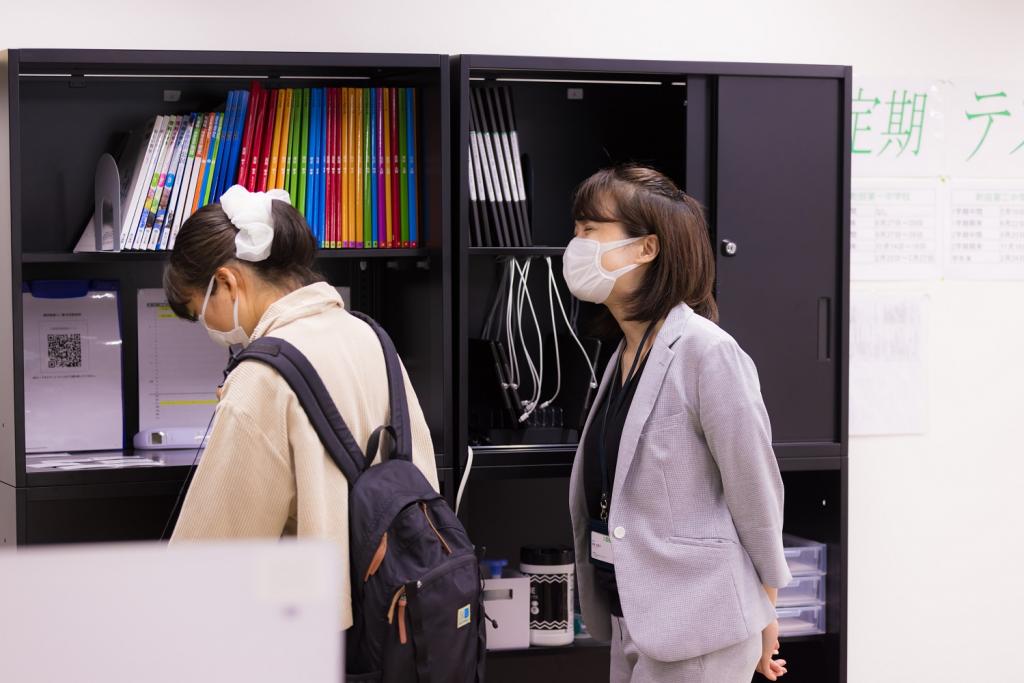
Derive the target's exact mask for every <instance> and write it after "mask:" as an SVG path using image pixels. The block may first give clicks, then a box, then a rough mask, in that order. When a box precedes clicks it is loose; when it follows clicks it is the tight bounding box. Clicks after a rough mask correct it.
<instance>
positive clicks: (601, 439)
mask: <svg viewBox="0 0 1024 683" xmlns="http://www.w3.org/2000/svg"><path fill="white" fill-rule="evenodd" d="M656 322H657V321H651V324H650V325H648V326H647V330H646V331H644V336H643V338H642V339H641V340H640V346H639V347H638V348H637V350H636V353H635V354H634V355H633V364H632V366H630V368H629V373H628V374H627V375H626V381H625V382H623V383H622V388H621V389H620V390H619V391H618V393H617V394H616V395H615V397H614V403H615V412H616V413H618V412H619V410H621V409H622V401H623V400H624V398H623V397H624V396H625V395H626V393H627V392H628V391H629V384H630V382H632V381H633V379H634V377H635V375H636V369H637V367H639V365H640V360H641V358H643V357H645V356H646V355H647V354H645V353H644V347H645V346H646V345H647V340H648V339H650V337H651V333H652V332H654V325H655V323H656ZM620 358H621V356H620ZM614 381H615V383H616V386H617V385H618V382H619V368H618V367H616V368H615V380H614ZM611 389H612V387H608V391H609V392H611ZM612 400H613V397H612V396H610V395H609V396H608V397H607V398H606V399H605V402H604V415H603V416H602V417H601V432H600V434H598V441H597V455H598V458H599V459H600V462H601V521H602V522H604V521H607V520H608V496H609V493H610V492H609V490H608V459H607V457H606V455H605V450H604V449H605V441H606V440H607V438H608V436H607V434H608V412H609V410H610V408H611V404H612Z"/></svg>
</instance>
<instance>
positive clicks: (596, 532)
mask: <svg viewBox="0 0 1024 683" xmlns="http://www.w3.org/2000/svg"><path fill="white" fill-rule="evenodd" d="M590 563H591V564H592V565H594V566H595V567H598V568H600V569H607V570H612V569H615V554H614V553H613V552H612V539H611V536H609V535H608V522H602V521H601V520H599V519H592V520H590Z"/></svg>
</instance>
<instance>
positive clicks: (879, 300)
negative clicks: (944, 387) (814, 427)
mask: <svg viewBox="0 0 1024 683" xmlns="http://www.w3.org/2000/svg"><path fill="white" fill-rule="evenodd" d="M928 301H929V300H928V297H927V295H924V294H904V293H893V292H857V291H854V292H852V293H851V296H850V425H849V426H850V434H851V435H856V436H866V435H881V434H921V433H924V432H925V431H927V422H928V401H927V396H928V392H927V374H926V366H925V357H924V356H925V335H926V317H927V307H928Z"/></svg>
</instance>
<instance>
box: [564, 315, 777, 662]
mask: <svg viewBox="0 0 1024 683" xmlns="http://www.w3.org/2000/svg"><path fill="white" fill-rule="evenodd" d="M621 353H622V346H621V345H620V347H619V349H618V351H616V353H615V355H614V356H613V357H612V360H611V362H609V364H608V368H607V369H606V370H605V373H604V379H603V380H602V382H601V386H600V388H599V389H598V394H597V399H596V401H595V404H599V403H600V400H601V397H602V396H603V395H604V392H605V391H606V390H607V388H608V384H609V382H611V381H613V379H614V376H615V372H616V368H618V367H619V362H618V360H619V356H620V354H621ZM593 417H594V411H593V410H591V414H590V417H589V418H588V419H587V424H586V426H585V427H584V436H585V435H586V432H587V430H589V429H590V426H591V423H592V422H593ZM580 443H581V444H582V443H583V439H582V438H581V439H580ZM582 475H583V454H582V446H581V447H580V449H578V450H577V452H576V460H575V463H574V464H573V469H572V479H571V480H570V484H569V507H570V512H571V515H572V524H573V533H574V536H575V545H576V570H577V580H578V583H579V593H580V604H581V606H582V610H583V619H584V621H585V623H586V625H587V629H588V630H589V631H590V633H591V634H592V635H593V636H594V637H595V638H597V639H599V640H609V639H610V638H611V619H610V612H609V607H608V596H607V594H606V593H605V592H604V591H602V590H600V589H597V588H596V587H595V585H594V571H593V565H591V564H590V561H589V558H590V523H589V519H590V517H589V514H588V512H587V505H586V500H585V493H584V491H583V476H582ZM782 501H783V489H782V478H781V476H780V475H779V467H778V463H777V462H776V460H775V453H774V451H772V437H771V426H770V425H769V422H768V415H767V413H766V411H765V407H764V402H763V400H762V398H761V389H760V384H759V382H758V378H757V370H756V369H755V368H754V364H753V362H752V361H751V359H750V357H749V356H748V355H747V354H746V353H744V352H743V350H742V349H740V347H739V345H738V344H737V343H736V341H735V340H734V339H733V338H732V337H731V336H729V334H728V333H726V332H725V331H724V330H722V329H721V328H720V327H718V326H717V325H715V324H714V323H713V322H711V321H709V320H707V319H706V318H704V317H702V316H700V315H697V314H696V313H694V312H693V310H692V309H690V307H689V306H687V305H685V304H680V305H679V306H677V307H676V308H674V309H673V310H672V312H671V313H670V314H669V316H668V318H667V320H666V321H665V324H664V325H662V328H661V330H660V331H659V332H658V335H657V338H656V339H655V341H654V346H653V348H652V349H651V352H650V356H649V357H648V360H647V365H646V367H645V369H644V372H643V374H642V375H641V376H640V383H639V385H638V386H637V390H636V394H635V395H634V397H633V402H632V405H631V406H630V409H629V413H628V414H627V417H626V423H625V426H624V428H623V431H622V440H621V443H620V445H619V456H618V464H617V466H616V470H615V481H614V484H613V487H612V500H611V509H610V512H609V517H608V527H609V530H610V531H611V536H612V548H613V551H614V555H615V573H616V577H617V579H618V586H619V597H620V600H621V602H622V611H623V614H624V615H625V617H626V621H627V622H628V623H629V630H630V633H631V635H632V636H633V640H634V641H635V642H636V645H637V647H638V648H639V649H640V651H641V652H642V653H643V654H645V655H647V656H648V657H651V658H653V659H656V660H659V661H663V662H674V661H680V660H684V659H690V658H693V657H698V656H700V655H702V654H706V653H709V652H714V651H715V650H720V649H721V648H724V647H728V646H729V645H733V644H735V643H739V642H741V641H743V640H746V639H748V638H750V637H751V636H753V635H754V634H755V633H759V632H760V631H761V630H762V629H763V628H764V627H765V626H767V625H768V624H769V623H770V622H771V621H772V620H773V619H774V618H775V611H774V609H773V608H772V605H771V602H770V601H769V600H768V596H767V595H766V593H765V591H764V588H763V587H762V584H766V585H768V586H773V587H782V586H785V585H786V584H787V583H789V581H790V579H791V575H790V573H789V568H788V566H787V564H786V559H785V557H784V555H783V549H782Z"/></svg>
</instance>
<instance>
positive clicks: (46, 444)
mask: <svg viewBox="0 0 1024 683" xmlns="http://www.w3.org/2000/svg"><path fill="white" fill-rule="evenodd" d="M22 306H23V309H22V310H23V316H24V318H23V321H24V325H23V330H24V340H25V343H24V352H25V365H24V369H25V373H24V376H25V450H26V451H28V452H30V453H53V452H62V451H67V452H72V451H86V450H119V449H121V448H123V447H124V410H123V402H122V396H121V331H120V330H121V328H120V324H119V322H118V306H117V294H116V292H98V291H97V292H93V291H90V292H88V293H87V294H85V296H74V297H68V298H48V297H43V296H39V297H37V296H33V295H32V294H31V293H30V292H25V293H24V294H23V298H22Z"/></svg>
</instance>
